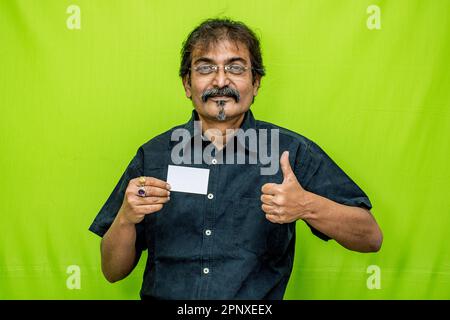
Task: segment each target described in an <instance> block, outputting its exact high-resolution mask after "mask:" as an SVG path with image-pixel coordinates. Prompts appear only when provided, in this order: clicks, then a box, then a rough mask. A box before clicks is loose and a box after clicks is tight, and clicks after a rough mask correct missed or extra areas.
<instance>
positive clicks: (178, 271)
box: [89, 110, 372, 299]
mask: <svg viewBox="0 0 450 320" xmlns="http://www.w3.org/2000/svg"><path fill="white" fill-rule="evenodd" d="M196 119H198V115H197V113H196V112H195V111H193V113H192V117H191V119H190V121H189V122H187V123H186V124H184V125H181V126H177V127H174V128H172V129H171V130H169V131H167V132H165V133H163V134H161V135H159V136H156V137H155V138H153V139H151V140H150V141H148V142H147V143H145V144H144V145H142V146H141V147H140V148H139V149H138V151H137V154H136V156H135V157H134V158H133V159H132V161H131V162H130V164H129V166H128V167H127V169H126V170H125V172H124V174H123V175H122V177H121V178H120V181H119V182H118V184H117V185H116V187H115V188H114V191H113V192H112V194H111V195H110V196H109V198H108V200H107V201H106V203H105V204H104V205H103V207H102V208H101V210H100V212H99V213H98V215H97V217H96V218H95V220H94V222H93V223H92V225H91V226H90V228H89V230H91V231H92V232H94V233H96V234H98V235H99V236H103V235H104V234H105V233H106V231H107V230H108V228H109V227H110V225H111V224H112V222H113V220H114V218H115V216H116V214H117V212H118V210H119V208H120V206H121V204H122V201H123V197H124V192H125V190H126V188H127V185H128V181H129V180H130V179H133V178H136V177H139V176H151V177H156V178H158V179H161V180H166V178H167V170H168V165H169V164H173V163H172V160H171V150H172V148H173V147H174V144H175V143H177V142H176V141H171V136H172V132H173V131H174V130H175V129H180V128H184V129H186V130H187V131H188V132H189V133H190V134H191V137H192V136H194V120H196ZM250 128H251V129H255V130H256V132H257V133H258V135H259V132H260V129H267V130H271V129H278V130H279V147H280V151H279V152H280V155H281V153H282V152H283V151H284V150H288V151H289V161H290V163H291V167H292V169H293V171H294V173H295V175H296V176H297V179H298V181H299V182H300V184H301V185H302V186H303V188H304V189H306V190H308V191H310V192H313V193H315V194H318V195H321V196H323V197H326V198H328V199H331V200H333V201H335V202H338V203H341V204H345V205H349V206H361V207H364V208H367V209H371V207H372V205H371V203H370V201H369V199H368V197H367V196H366V194H365V193H364V192H363V191H362V190H361V189H360V188H359V187H358V186H357V185H356V184H355V183H354V182H353V181H352V180H351V179H350V178H349V177H348V176H347V175H346V174H345V173H344V172H343V171H342V170H341V169H340V168H339V167H338V166H337V165H336V163H334V162H333V160H332V159H330V158H329V157H328V156H327V154H326V153H325V152H324V151H323V150H322V149H320V147H319V146H317V145H316V144H315V143H314V142H312V141H311V140H309V139H307V138H305V137H303V136H302V135H299V134H297V133H295V132H292V131H289V130H287V129H284V128H281V127H278V126H276V125H274V124H271V123H268V122H263V121H257V120H255V119H254V117H253V114H252V112H251V111H250V110H249V111H248V112H247V113H246V114H245V117H244V120H243V123H242V125H241V129H243V130H247V129H250ZM192 140H193V139H192ZM207 145H208V141H203V148H204V147H206V146H207ZM227 145H228V144H227ZM235 145H238V144H237V143H236V144H235ZM214 150H215V149H214ZM236 150H237V148H236ZM236 150H231V149H230V150H228V149H227V147H225V148H224V149H223V150H222V151H217V150H215V151H216V154H214V153H213V156H214V155H218V153H220V152H224V153H226V152H236ZM246 150H247V149H246ZM247 152H248V150H247ZM247 155H248V153H247ZM223 159H226V158H225V157H224V158H223ZM181 165H183V166H191V167H197V168H208V169H210V172H209V183H208V195H203V194H194V193H181V192H171V195H170V198H171V199H170V201H169V202H168V203H166V204H165V205H164V207H163V209H162V210H160V211H158V212H156V213H153V214H148V215H146V216H145V218H144V220H143V221H142V222H141V223H139V224H137V225H136V233H137V240H136V248H137V250H146V249H148V258H147V264H146V268H145V272H144V277H143V283H142V288H141V291H140V295H141V298H156V299H282V298H283V295H284V292H285V289H286V286H287V283H288V280H289V276H290V274H291V270H292V265H293V261H294V247H295V222H293V223H289V224H274V223H271V222H270V221H268V220H267V219H266V218H265V214H264V212H263V211H262V209H261V204H262V203H261V200H260V196H261V187H262V186H263V185H264V184H265V183H268V182H273V183H281V182H282V181H283V174H282V171H281V168H280V169H279V170H278V172H277V173H276V174H275V175H261V171H260V169H261V167H262V166H263V165H262V164H261V163H257V164H250V163H248V162H246V163H244V164H232V165H230V164H223V163H222V164H220V163H216V164H213V163H212V162H211V161H207V163H205V162H202V163H201V164H181ZM309 227H310V228H311V230H312V232H313V233H314V234H315V235H316V236H318V237H320V238H321V239H323V240H329V239H330V238H329V237H328V236H326V235H325V234H323V233H321V232H319V231H318V230H316V229H314V228H313V227H311V226H309Z"/></svg>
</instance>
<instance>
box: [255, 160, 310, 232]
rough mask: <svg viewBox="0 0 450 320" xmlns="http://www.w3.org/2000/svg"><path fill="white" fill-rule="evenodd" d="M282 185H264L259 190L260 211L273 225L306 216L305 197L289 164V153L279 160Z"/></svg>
mask: <svg viewBox="0 0 450 320" xmlns="http://www.w3.org/2000/svg"><path fill="white" fill-rule="evenodd" d="M280 166H281V170H282V172H283V178H284V179H283V183H281V184H277V183H266V184H264V185H263V186H262V188H261V192H262V195H261V201H262V206H261V208H262V210H263V211H264V212H265V213H266V218H267V220H269V221H270V222H273V223H280V224H282V223H290V222H293V221H296V220H298V219H302V217H303V216H304V215H305V214H306V196H307V194H308V192H307V191H306V190H305V189H303V188H302V186H301V185H300V183H299V182H298V180H297V177H296V176H295V174H294V172H293V171H292V168H291V165H290V163H289V152H288V151H284V152H283V154H282V155H281V158H280Z"/></svg>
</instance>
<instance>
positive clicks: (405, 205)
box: [0, 0, 450, 299]
mask: <svg viewBox="0 0 450 320" xmlns="http://www.w3.org/2000/svg"><path fill="white" fill-rule="evenodd" d="M71 5H76V6H77V7H75V9H74V10H73V7H70V6H71ZM370 5H376V7H375V9H372V8H373V7H370ZM76 8H79V10H80V15H79V18H80V19H79V20H77V19H78V16H77V13H76ZM376 8H379V9H380V12H379V13H380V14H379V16H377V15H376V14H377V13H376V12H377V11H376ZM373 10H375V11H373ZM217 16H228V17H231V18H234V19H237V20H242V21H244V22H245V23H247V24H248V25H249V26H250V27H252V28H254V29H255V31H256V32H257V33H258V34H259V35H260V36H261V41H262V49H263V57H264V62H265V65H266V67H267V76H266V77H265V78H264V79H263V81H262V87H261V90H260V92H259V95H258V97H257V99H256V102H255V104H254V105H253V106H252V110H253V112H254V114H255V117H256V118H257V119H261V120H266V121H269V122H273V123H276V124H278V125H280V126H284V127H287V128H290V129H291V130H294V131H296V132H298V133H300V134H303V135H305V136H306V137H308V138H310V139H312V140H313V141H315V142H317V143H318V144H319V145H320V146H321V147H322V148H323V149H325V151H326V152H327V153H328V154H329V155H330V156H331V157H332V158H333V159H334V160H335V161H336V162H337V163H338V164H339V166H340V167H341V168H342V169H344V171H346V172H347V173H348V174H349V175H350V176H351V177H352V178H353V179H354V180H355V182H356V183H357V184H358V185H360V186H361V188H362V189H363V190H364V191H365V192H366V193H367V194H368V195H369V197H370V199H371V201H372V203H373V206H374V208H373V210H372V211H373V214H374V215H375V217H376V218H377V220H378V222H379V224H380V226H381V228H382V230H383V232H384V244H383V247H382V249H381V251H380V252H379V253H375V254H361V253H356V252H351V251H347V250H346V249H344V248H342V247H340V246H339V245H338V244H337V243H336V242H334V241H332V242H329V243H325V242H323V241H321V240H320V239H318V238H316V237H315V236H313V235H312V234H311V232H310V231H309V229H308V228H307V226H306V225H305V224H304V223H298V227H297V231H298V235H297V251H296V259H295V264H294V270H293V273H292V277H291V281H290V283H289V286H288V290H287V292H286V296H285V298H286V299H319V298H320V299H448V298H450V250H449V246H448V242H447V241H448V240H447V233H448V232H449V230H450V228H449V227H450V218H449V213H450V200H449V199H450V194H449V193H450V192H449V191H450V187H449V180H450V170H449V169H448V159H449V158H450V157H449V155H450V150H449V138H450V117H449V107H450V72H449V71H450V65H449V60H450V59H449V57H450V43H449V40H450V35H449V30H450V25H449V24H450V22H449V21H450V1H447V0H441V1H440V0H432V1H425V0H396V1H394V0H391V1H381V0H370V1H366V0H345V1H344V0H342V1H334V0H310V1H271V0H267V1H261V0H258V1H241V0H239V1H177V2H175V1H173V2H169V1H143V0H141V1H138V0H130V1H128V0H127V1H126V0H122V1H118V0H116V1H112V0H89V1H88V0H72V1H65V0H60V1H56V0H53V1H50V0H48V1H33V0H21V1H14V0H2V1H0V108H1V113H0V125H1V127H0V152H1V156H0V168H1V169H0V170H1V171H0V174H1V176H0V177H1V179H0V214H1V225H0V298H1V299H107V298H108V299H138V297H139V296H138V291H139V289H140V284H141V276H142V272H143V268H144V260H145V258H146V256H143V258H142V259H141V262H140V264H139V265H138V267H137V269H136V270H135V271H134V272H133V273H132V274H131V275H130V276H129V277H128V278H127V279H125V280H123V281H121V282H119V283H116V284H109V283H108V282H107V281H106V280H105V279H104V278H103V276H102V274H101V271H100V255H99V243H100V239H99V238H98V237H97V236H95V235H94V234H92V233H90V232H88V230H87V228H88V226H89V225H90V223H91V221H92V220H93V218H94V217H95V215H96V213H97V212H98V210H99V209H100V207H101V206H102V204H103V203H104V201H105V200H106V198H107V197H108V195H109V194H110V192H111V191H112V188H113V187H114V186H115V184H116V183H117V181H118V179H119V177H120V175H121V174H122V172H123V170H124V169H125V167H126V165H127V164H128V162H129V161H130V160H131V158H132V157H133V155H134V154H135V152H136V150H137V148H138V147H139V146H140V145H141V144H143V143H145V142H146V141H147V140H149V139H150V138H152V137H153V136H155V135H157V134H159V133H161V132H163V131H165V130H167V129H169V128H170V127H172V126H174V125H176V124H180V123H183V122H185V121H187V120H188V119H189V117H190V110H191V109H192V106H191V104H190V101H189V100H187V99H186V98H185V96H184V93H183V89H182V85H181V81H180V79H179V78H178V76H177V72H178V66H179V52H180V48H181V43H182V41H183V39H184V38H185V37H186V36H187V34H188V32H190V31H191V30H192V29H193V27H194V26H196V25H197V24H198V23H199V22H201V21H202V20H203V19H205V18H208V17H217ZM77 21H80V24H79V28H78V27H77ZM377 22H379V25H378V28H377ZM374 26H375V28H373V27H374ZM73 266H75V267H73ZM74 268H75V269H74ZM372 268H375V269H376V270H378V271H379V274H378V273H377V274H375V275H372V271H371V270H372ZM74 270H75V271H74ZM78 271H79V274H78V273H77V272H78ZM368 271H369V272H368ZM374 276H377V281H378V282H377V281H372V280H373V279H372V278H371V277H374ZM368 282H369V284H368ZM370 284H372V285H370ZM373 284H379V286H378V287H376V288H373Z"/></svg>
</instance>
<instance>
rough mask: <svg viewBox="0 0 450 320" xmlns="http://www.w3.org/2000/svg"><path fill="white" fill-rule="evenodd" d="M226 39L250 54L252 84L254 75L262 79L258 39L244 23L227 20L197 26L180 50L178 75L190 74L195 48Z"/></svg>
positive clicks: (206, 22)
mask: <svg viewBox="0 0 450 320" xmlns="http://www.w3.org/2000/svg"><path fill="white" fill-rule="evenodd" d="M223 39H227V40H230V41H233V42H235V43H238V42H239V43H243V44H245V45H246V46H247V48H248V51H249V52H250V62H251V66H252V76H253V82H254V81H255V79H256V75H259V76H261V77H263V76H264V75H265V74H266V72H265V70H264V66H263V61H262V56H261V48H260V46H259V39H258V37H257V36H256V34H255V33H254V32H253V31H252V30H251V29H250V28H249V27H247V26H246V25H245V24H244V23H242V22H239V21H234V20H231V19H229V18H222V19H218V18H217V19H207V20H205V21H203V22H202V23H201V24H200V25H198V26H197V27H196V28H195V29H194V30H193V31H192V32H191V33H190V34H189V35H188V37H187V38H186V40H185V41H184V42H183V47H182V49H181V65H180V72H179V75H180V77H181V78H184V77H185V76H186V75H188V74H189V73H190V68H191V63H192V52H193V51H194V49H195V48H201V49H202V50H204V49H207V48H209V46H210V45H211V43H217V42H218V41H220V40H223Z"/></svg>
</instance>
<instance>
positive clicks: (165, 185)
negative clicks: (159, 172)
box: [131, 177, 170, 190]
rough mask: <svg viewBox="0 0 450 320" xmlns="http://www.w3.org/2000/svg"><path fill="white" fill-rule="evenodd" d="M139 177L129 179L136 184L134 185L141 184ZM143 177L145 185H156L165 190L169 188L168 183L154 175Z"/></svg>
mask: <svg viewBox="0 0 450 320" xmlns="http://www.w3.org/2000/svg"><path fill="white" fill-rule="evenodd" d="M140 178H141V177H138V178H134V179H132V180H131V182H132V183H133V184H134V185H136V186H139V187H140V186H142V182H141V181H140ZM143 178H145V184H144V185H145V186H152V187H158V188H161V189H166V190H170V185H169V184H168V183H167V182H165V181H163V180H160V179H157V178H154V177H143Z"/></svg>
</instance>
